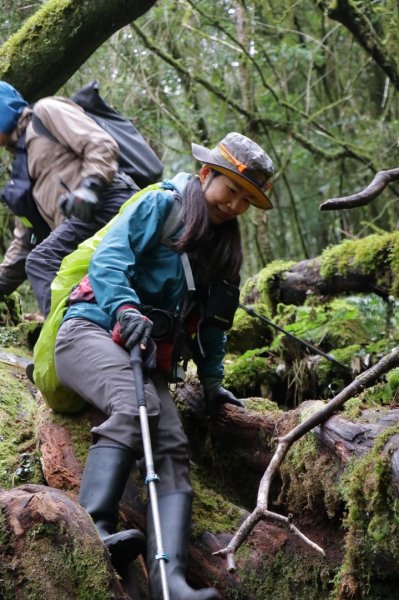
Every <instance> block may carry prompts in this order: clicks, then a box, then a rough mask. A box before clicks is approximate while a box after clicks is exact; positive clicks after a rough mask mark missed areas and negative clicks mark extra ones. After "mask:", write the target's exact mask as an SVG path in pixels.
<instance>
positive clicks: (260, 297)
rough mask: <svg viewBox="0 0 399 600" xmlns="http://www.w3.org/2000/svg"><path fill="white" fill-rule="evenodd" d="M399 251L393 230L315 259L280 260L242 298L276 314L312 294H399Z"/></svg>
mask: <svg viewBox="0 0 399 600" xmlns="http://www.w3.org/2000/svg"><path fill="white" fill-rule="evenodd" d="M398 249H399V232H398V231H394V232H390V233H383V234H373V235H369V236H367V237H365V238H362V239H358V240H346V241H344V242H342V243H341V244H338V245H336V246H332V247H331V248H327V249H326V250H325V251H324V252H323V253H322V254H321V255H320V256H319V257H316V258H313V259H310V260H303V261H300V262H298V263H293V262H290V263H287V262H286V263H284V262H283V261H275V262H273V263H271V264H270V265H268V266H267V267H266V268H264V269H262V270H261V271H260V272H259V273H258V274H257V275H255V276H254V277H251V278H250V279H249V280H248V281H247V282H246V284H245V286H244V288H243V290H242V295H241V297H242V301H243V302H244V303H247V302H249V303H251V304H252V303H254V302H261V303H264V304H266V305H267V306H268V307H269V309H270V311H271V313H272V314H273V313H274V312H275V309H276V307H277V305H278V303H283V304H295V305H301V304H304V303H305V301H306V300H307V299H308V298H309V297H311V296H314V297H319V298H323V297H324V298H325V297H336V296H337V295H339V294H357V293H364V294H367V293H375V294H377V295H379V296H381V297H383V298H385V299H388V297H389V296H393V297H395V298H398V292H399V279H398V273H399V268H398V264H397V262H396V261H397V258H398V256H399V252H398Z"/></svg>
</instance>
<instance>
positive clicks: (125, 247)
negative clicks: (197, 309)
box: [65, 173, 226, 381]
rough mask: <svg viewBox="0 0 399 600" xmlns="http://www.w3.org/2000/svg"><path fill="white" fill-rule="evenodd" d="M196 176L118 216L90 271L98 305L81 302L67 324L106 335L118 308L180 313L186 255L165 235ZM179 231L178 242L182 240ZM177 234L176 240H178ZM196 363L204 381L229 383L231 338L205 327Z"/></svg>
mask: <svg viewBox="0 0 399 600" xmlns="http://www.w3.org/2000/svg"><path fill="white" fill-rule="evenodd" d="M190 177H191V176H190V175H188V174H186V173H179V174H178V175H176V176H175V177H174V178H173V179H171V180H164V181H163V183H162V187H163V189H161V190H159V191H158V190H156V191H150V192H148V193H147V194H145V195H144V196H142V197H141V198H139V199H138V200H137V202H134V203H133V204H132V205H131V206H129V207H128V208H127V209H126V210H125V211H124V212H123V214H122V215H120V216H119V217H118V219H117V220H116V221H115V223H114V224H113V225H112V227H111V228H110V229H109V231H108V232H107V233H106V234H105V235H104V237H103V239H102V240H101V242H100V243H99V245H98V247H97V249H96V251H95V252H94V255H93V258H92V260H91V263H90V266H89V271H88V275H89V280H90V284H91V287H92V289H93V292H94V295H95V299H96V302H94V303H92V302H78V303H76V304H73V305H72V306H70V308H69V309H68V311H67V313H66V315H65V319H71V318H74V317H77V318H83V319H87V320H89V321H92V322H93V323H96V324H97V325H99V326H100V327H102V328H103V329H105V330H106V331H111V330H112V329H113V327H114V325H115V322H116V313H117V310H118V308H120V307H121V306H124V305H131V304H133V305H140V304H142V305H149V306H153V307H155V308H161V309H164V310H168V311H171V312H175V311H177V310H178V309H179V307H180V303H181V301H182V298H183V296H184V294H185V292H186V291H187V284H186V277H185V274H184V269H183V265H182V261H181V256H180V254H179V253H178V252H176V251H175V250H173V249H171V248H169V247H168V246H167V245H165V244H161V238H162V230H163V226H164V223H165V220H166V218H167V217H168V215H169V213H170V211H171V209H172V206H173V203H174V202H175V199H174V194H173V190H175V191H177V192H178V193H179V194H180V195H181V194H182V193H183V190H184V187H185V186H186V184H187V182H188V180H189V179H190ZM180 232H181V228H180V230H178V231H177V232H176V234H175V235H176V237H178V235H179V233H180ZM175 235H174V237H175ZM194 337H195V339H194V360H195V362H196V364H197V370H198V376H199V378H200V379H201V380H204V379H213V380H217V381H221V380H222V379H223V359H224V355H225V344H226V335H225V333H224V331H222V330H221V329H219V328H216V327H211V326H205V325H204V326H203V327H201V328H200V342H201V347H202V351H200V346H199V344H198V343H197V339H196V337H197V336H194Z"/></svg>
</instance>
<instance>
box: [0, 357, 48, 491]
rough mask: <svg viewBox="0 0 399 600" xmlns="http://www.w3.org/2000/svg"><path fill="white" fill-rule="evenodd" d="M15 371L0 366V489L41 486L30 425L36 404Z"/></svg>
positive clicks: (34, 442)
mask: <svg viewBox="0 0 399 600" xmlns="http://www.w3.org/2000/svg"><path fill="white" fill-rule="evenodd" d="M25 381H26V380H25V379H24V378H23V377H21V375H20V373H19V372H18V370H17V369H14V368H13V367H10V366H6V365H4V364H2V363H0V390H1V391H0V442H1V453H0V486H1V487H4V488H10V487H13V486H14V485H17V484H18V483H22V482H26V481H30V482H31V483H42V481H43V478H42V473H41V468H40V463H39V456H38V453H37V450H36V440H35V432H34V428H33V422H34V419H35V415H36V412H37V403H36V401H35V399H34V398H33V397H32V394H31V393H30V391H29V389H27V387H25Z"/></svg>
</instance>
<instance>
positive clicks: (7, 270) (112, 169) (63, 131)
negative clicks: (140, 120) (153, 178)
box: [0, 96, 118, 293]
mask: <svg viewBox="0 0 399 600" xmlns="http://www.w3.org/2000/svg"><path fill="white" fill-rule="evenodd" d="M34 111H35V114H36V115H37V116H38V117H39V118H40V120H41V121H42V123H43V125H44V126H45V127H46V128H47V129H48V130H49V132H50V133H51V134H52V135H53V136H54V137H55V138H56V140H57V141H54V140H51V139H48V138H47V137H45V136H43V135H40V134H38V133H36V131H35V130H34V129H33V126H32V123H31V122H30V120H31V114H32V109H31V108H25V109H24V110H23V112H22V114H21V117H20V118H19V121H18V124H17V127H16V129H15V130H14V132H13V133H12V141H13V142H14V143H16V142H17V140H18V138H19V137H20V136H21V135H22V134H23V132H24V131H25V130H26V148H27V153H28V168H29V173H30V175H31V177H32V178H33V179H34V180H35V184H34V187H33V195H34V197H35V200H36V202H37V206H38V209H39V212H40V213H41V215H42V217H43V218H44V219H45V220H46V221H47V223H48V224H49V226H50V229H51V230H53V229H55V228H56V227H58V225H60V224H61V223H62V222H63V221H64V219H65V216H64V215H63V213H62V212H61V210H60V208H59V204H58V200H59V198H60V197H61V196H62V195H63V194H65V193H66V192H67V190H66V188H68V189H69V190H71V191H72V190H74V189H76V188H77V187H78V186H79V183H80V182H81V180H82V179H84V178H86V177H89V176H96V177H99V178H100V179H101V180H102V181H104V182H105V183H110V182H111V181H112V179H113V177H114V175H115V173H116V172H117V170H118V160H117V159H118V146H117V144H116V142H115V141H114V140H113V138H112V137H111V136H110V135H108V133H106V131H104V129H102V128H101V127H100V126H99V125H97V124H96V123H95V122H94V121H93V120H92V119H91V118H90V117H88V116H87V115H86V114H85V112H84V111H83V109H82V108H81V107H80V106H78V105H77V104H75V103H74V102H72V101H71V100H69V99H67V98H63V97H61V96H52V97H48V98H43V99H41V100H39V101H38V102H36V103H35V106H34ZM63 184H64V185H63ZM29 251H30V246H29V240H28V236H26V235H24V228H23V226H22V224H21V223H20V222H19V221H18V220H16V228H15V230H14V239H13V241H12V242H11V245H10V246H9V248H8V250H7V252H6V254H5V257H4V261H3V263H2V264H1V265H0V293H10V291H13V290H14V289H16V287H18V285H19V284H20V283H22V281H24V279H25V273H24V268H23V263H24V259H25V258H26V256H27V255H28V253H29ZM17 271H18V272H17ZM16 279H17V280H18V284H17V285H15V281H16ZM7 281H9V282H10V285H11V284H12V285H11V287H12V289H11V290H10V285H8V287H7Z"/></svg>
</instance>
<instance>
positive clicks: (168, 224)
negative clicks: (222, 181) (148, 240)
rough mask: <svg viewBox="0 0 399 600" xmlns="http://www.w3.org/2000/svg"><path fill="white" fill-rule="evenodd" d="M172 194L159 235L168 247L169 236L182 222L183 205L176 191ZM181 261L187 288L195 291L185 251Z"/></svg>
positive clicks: (169, 242)
mask: <svg viewBox="0 0 399 600" xmlns="http://www.w3.org/2000/svg"><path fill="white" fill-rule="evenodd" d="M172 194H173V197H174V202H173V205H172V209H171V211H170V213H169V215H168V216H167V218H166V220H165V223H164V226H163V229H162V237H161V244H164V245H165V246H168V247H169V248H170V247H171V239H170V238H171V237H172V235H173V234H174V233H175V232H176V231H177V230H178V229H180V227H181V226H182V224H183V205H182V202H181V197H180V195H179V194H178V193H177V192H176V191H173V192H172ZM181 262H182V265H183V270H184V275H185V277H186V282H187V289H188V291H189V292H195V283H194V276H193V272H192V269H191V265H190V259H189V258H188V255H187V252H183V253H182V254H181Z"/></svg>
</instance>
